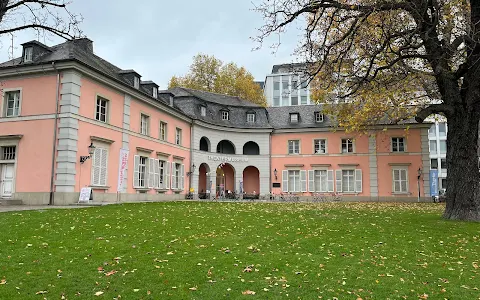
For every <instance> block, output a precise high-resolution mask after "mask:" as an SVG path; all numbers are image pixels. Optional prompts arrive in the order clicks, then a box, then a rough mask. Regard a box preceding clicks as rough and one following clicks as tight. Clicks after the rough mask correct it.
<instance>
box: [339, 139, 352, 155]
mask: <svg viewBox="0 0 480 300" xmlns="http://www.w3.org/2000/svg"><path fill="white" fill-rule="evenodd" d="M344 142H345V146H346V150H347V151H346V152H344V151H343V144H344ZM349 144H351V145H352V151H348V145H349ZM340 153H342V154H345V153H355V143H354V141H353V139H352V138H342V140H341V143H340Z"/></svg>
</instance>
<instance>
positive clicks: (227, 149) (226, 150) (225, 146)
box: [217, 140, 236, 154]
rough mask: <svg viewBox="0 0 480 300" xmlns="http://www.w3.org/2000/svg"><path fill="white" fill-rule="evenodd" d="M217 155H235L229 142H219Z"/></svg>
mask: <svg viewBox="0 0 480 300" xmlns="http://www.w3.org/2000/svg"><path fill="white" fill-rule="evenodd" d="M217 153H223V154H235V153H236V152H235V146H234V145H233V143H232V142H230V141H229V140H221V141H220V142H219V143H218V144H217Z"/></svg>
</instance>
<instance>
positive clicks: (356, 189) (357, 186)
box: [335, 168, 363, 194]
mask: <svg viewBox="0 0 480 300" xmlns="http://www.w3.org/2000/svg"><path fill="white" fill-rule="evenodd" d="M346 172H349V173H350V172H353V179H352V182H353V190H350V189H349V190H345V189H344V181H343V180H344V177H345V175H346V174H345V173H346ZM351 177H352V176H351V175H349V178H351ZM348 182H349V183H350V180H349V181H348ZM335 190H336V192H337V193H343V194H359V193H362V192H363V174H362V169H354V168H345V169H338V170H335Z"/></svg>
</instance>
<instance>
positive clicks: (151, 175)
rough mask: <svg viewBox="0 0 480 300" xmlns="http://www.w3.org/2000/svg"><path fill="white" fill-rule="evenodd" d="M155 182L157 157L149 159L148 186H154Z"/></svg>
mask: <svg viewBox="0 0 480 300" xmlns="http://www.w3.org/2000/svg"><path fill="white" fill-rule="evenodd" d="M154 182H155V158H149V159H148V188H150V189H151V188H153V187H154Z"/></svg>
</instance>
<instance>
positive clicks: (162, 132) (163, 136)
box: [159, 121, 168, 141]
mask: <svg viewBox="0 0 480 300" xmlns="http://www.w3.org/2000/svg"><path fill="white" fill-rule="evenodd" d="M159 127H160V128H159V139H160V140H161V141H166V140H167V128H168V127H167V122H163V121H160V125H159Z"/></svg>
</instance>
